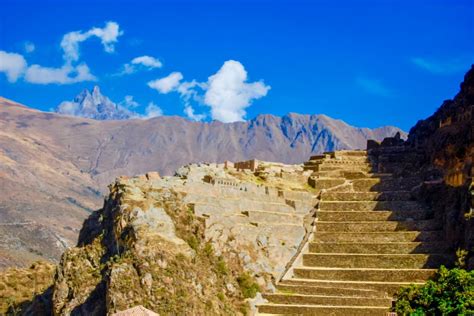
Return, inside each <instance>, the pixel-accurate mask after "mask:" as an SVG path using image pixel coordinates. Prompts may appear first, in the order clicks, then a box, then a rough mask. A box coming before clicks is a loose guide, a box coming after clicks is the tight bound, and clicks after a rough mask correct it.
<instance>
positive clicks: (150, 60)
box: [132, 55, 163, 68]
mask: <svg viewBox="0 0 474 316" xmlns="http://www.w3.org/2000/svg"><path fill="white" fill-rule="evenodd" d="M132 64H133V65H143V66H145V67H148V68H161V67H162V66H163V64H162V63H161V61H160V60H159V59H157V58H154V57H151V56H146V55H145V56H140V57H135V58H133V59H132Z"/></svg>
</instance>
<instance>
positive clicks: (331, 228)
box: [316, 219, 442, 233]
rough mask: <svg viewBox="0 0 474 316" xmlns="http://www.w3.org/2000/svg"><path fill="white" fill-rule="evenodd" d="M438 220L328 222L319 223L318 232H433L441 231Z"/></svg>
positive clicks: (317, 224)
mask: <svg viewBox="0 0 474 316" xmlns="http://www.w3.org/2000/svg"><path fill="white" fill-rule="evenodd" d="M441 228H442V225H441V223H440V222H439V221H438V220H434V219H429V220H421V221H400V222H396V221H380V222H376V221H367V222H326V221H317V222H316V230H317V232H318V233H319V232H354V233H355V232H365V233H372V232H394V231H413V230H416V231H432V230H438V229H441Z"/></svg>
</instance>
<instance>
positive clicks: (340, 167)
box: [314, 163, 372, 172]
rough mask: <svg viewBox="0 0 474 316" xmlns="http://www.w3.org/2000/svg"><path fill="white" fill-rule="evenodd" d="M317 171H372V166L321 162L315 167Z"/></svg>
mask: <svg viewBox="0 0 474 316" xmlns="http://www.w3.org/2000/svg"><path fill="white" fill-rule="evenodd" d="M314 168H315V169H314V170H315V171H334V170H342V171H362V172H370V171H372V166H371V165H369V164H364V163H360V164H343V163H340V164H336V163H335V164H326V163H324V164H319V165H317V166H315V167H314Z"/></svg>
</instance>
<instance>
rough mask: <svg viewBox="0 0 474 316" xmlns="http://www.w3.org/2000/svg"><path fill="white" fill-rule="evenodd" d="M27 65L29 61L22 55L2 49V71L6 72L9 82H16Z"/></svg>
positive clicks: (0, 67)
mask: <svg viewBox="0 0 474 316" xmlns="http://www.w3.org/2000/svg"><path fill="white" fill-rule="evenodd" d="M26 67H27V63H26V60H25V58H24V57H23V56H22V55H20V54H16V53H8V52H5V51H0V72H3V73H5V75H6V76H7V80H8V81H9V82H16V81H17V80H18V78H19V77H20V76H22V75H23V73H24V72H25V70H26Z"/></svg>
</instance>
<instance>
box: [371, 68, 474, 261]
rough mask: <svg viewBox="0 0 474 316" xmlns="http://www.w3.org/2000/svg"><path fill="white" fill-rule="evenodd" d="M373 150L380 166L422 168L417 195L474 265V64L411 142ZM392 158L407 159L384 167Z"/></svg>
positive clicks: (401, 170) (404, 171)
mask: <svg viewBox="0 0 474 316" xmlns="http://www.w3.org/2000/svg"><path fill="white" fill-rule="evenodd" d="M384 143H385V144H388V145H395V146H384ZM372 145H373V144H372ZM371 153H372V156H373V159H374V161H375V162H376V163H377V165H378V168H379V171H383V172H396V173H400V174H404V175H413V174H416V175H418V176H419V177H420V178H422V179H424V180H425V181H424V183H423V184H422V185H420V186H418V187H417V190H416V192H414V193H415V195H416V196H417V197H418V198H419V199H420V200H423V201H424V202H425V203H426V204H428V205H429V206H430V207H431V208H432V209H433V210H434V212H435V215H436V217H437V218H439V219H441V220H442V221H443V223H444V225H443V229H444V233H445V239H446V241H447V242H448V243H449V244H450V246H451V247H452V248H453V249H461V250H465V251H468V255H467V257H466V258H465V259H466V260H467V266H468V267H469V268H471V269H472V268H474V189H473V186H474V183H473V180H472V179H473V176H474V165H473V163H474V67H472V68H471V69H470V70H469V71H468V72H467V73H466V75H465V77H464V82H463V83H462V84H461V87H460V91H459V93H458V94H457V95H456V96H455V97H454V98H453V99H452V100H447V101H445V102H444V103H443V104H442V105H441V107H440V108H439V109H438V110H437V111H436V112H435V113H434V114H433V115H432V116H430V117H429V118H427V119H425V120H421V121H419V122H418V123H417V124H416V125H415V126H414V127H413V128H412V129H411V130H410V134H409V136H408V140H407V142H405V143H403V141H401V142H400V141H397V140H394V139H389V140H385V141H384V142H383V143H382V146H380V147H377V146H375V148H373V149H371ZM391 161H401V162H402V163H401V164H399V165H398V168H395V169H394V170H386V169H384V164H385V163H387V162H391ZM403 162H404V163H403Z"/></svg>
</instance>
